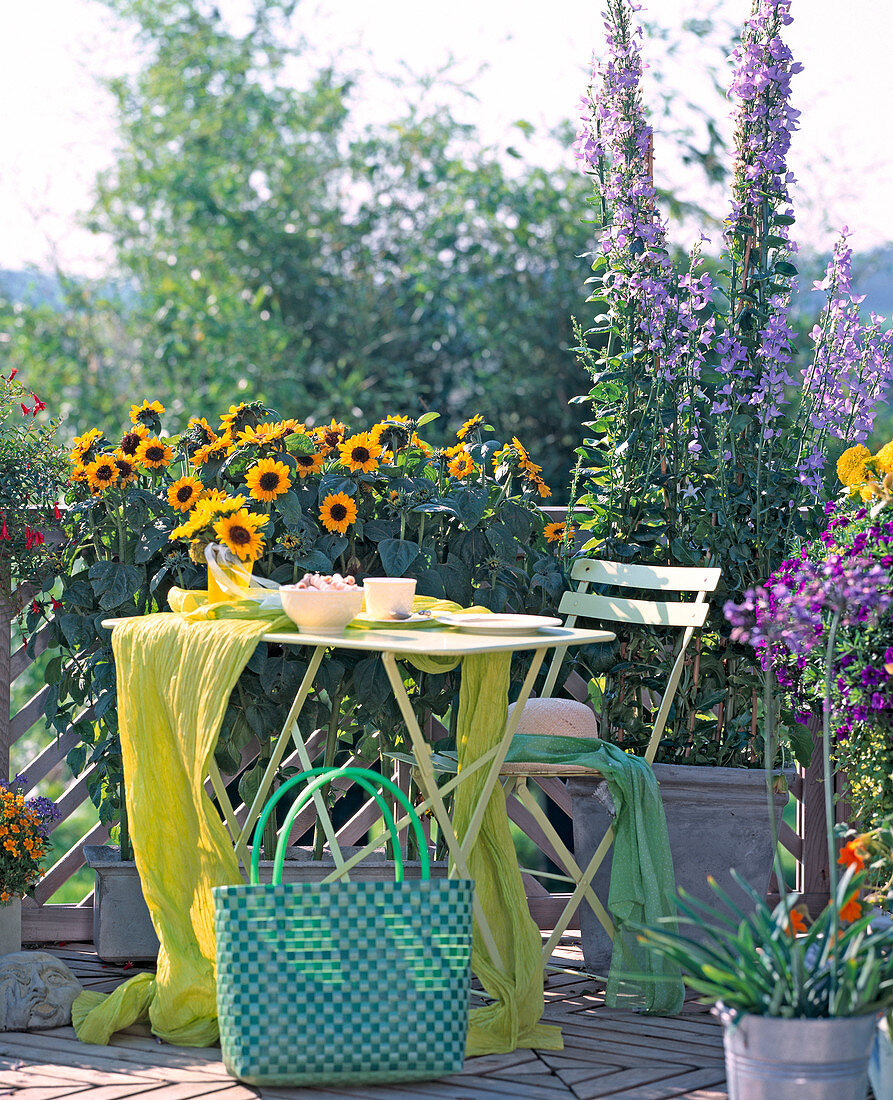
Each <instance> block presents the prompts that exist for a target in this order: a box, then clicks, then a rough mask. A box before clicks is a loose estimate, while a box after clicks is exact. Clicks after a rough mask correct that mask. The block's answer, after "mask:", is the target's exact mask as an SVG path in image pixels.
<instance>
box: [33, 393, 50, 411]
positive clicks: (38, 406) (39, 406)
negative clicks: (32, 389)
mask: <svg viewBox="0 0 893 1100" xmlns="http://www.w3.org/2000/svg"><path fill="white" fill-rule="evenodd" d="M31 396H32V397H33V398H34V408H33V410H32V412H31V415H32V416H37V414H38V413H39V412H43V410H44V409H45V408H46V407H47V404H46V401H41V400H40V398H39V397H38V396H37V394H34V393H32V394H31Z"/></svg>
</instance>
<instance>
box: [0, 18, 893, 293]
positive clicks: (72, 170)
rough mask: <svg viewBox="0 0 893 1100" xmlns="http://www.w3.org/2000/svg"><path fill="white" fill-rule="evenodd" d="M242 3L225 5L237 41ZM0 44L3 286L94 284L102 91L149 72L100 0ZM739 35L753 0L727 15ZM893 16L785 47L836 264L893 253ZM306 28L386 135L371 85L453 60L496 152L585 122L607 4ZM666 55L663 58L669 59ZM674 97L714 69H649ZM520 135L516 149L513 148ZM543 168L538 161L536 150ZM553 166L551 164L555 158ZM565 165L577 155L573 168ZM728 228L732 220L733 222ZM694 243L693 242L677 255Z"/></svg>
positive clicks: (799, 23) (815, 220)
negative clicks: (524, 130)
mask: <svg viewBox="0 0 893 1100" xmlns="http://www.w3.org/2000/svg"><path fill="white" fill-rule="evenodd" d="M244 2H245V0H219V3H220V7H221V9H222V10H223V11H224V12H225V13H226V14H227V15H228V16H229V17H231V18H232V20H233V23H234V26H235V27H238V20H239V15H240V5H242V4H244ZM5 6H6V7H7V10H6V11H4V13H3V29H4V33H3V36H2V38H0V102H2V103H3V104H4V111H3V113H2V117H0V268H18V267H21V266H24V265H29V264H33V265H37V266H39V267H48V266H51V265H52V263H53V262H58V263H59V264H60V265H61V266H63V267H64V268H65V269H66V270H69V271H76V272H83V273H86V274H97V273H99V271H101V270H102V268H103V266H104V265H105V264H106V263H107V261H108V244H107V242H105V241H104V240H102V239H96V238H93V237H91V236H90V235H89V234H88V233H86V231H84V230H83V229H80V228H79V227H78V224H77V220H78V215H79V212H82V211H84V210H85V209H86V208H87V206H88V205H89V199H90V193H91V187H92V184H93V181H94V179H95V176H96V173H97V172H99V171H101V170H103V169H104V168H106V167H108V166H109V165H110V164H111V163H112V159H113V150H114V143H115V125H114V117H113V112H112V106H111V101H110V98H109V97H108V95H107V93H106V92H104V90H103V89H102V88H101V87H100V86H99V85H98V83H97V80H96V77H97V76H98V75H101V76H110V75H115V74H116V73H119V72H121V71H126V70H127V69H128V67H133V66H134V64H135V57H134V50H133V45H132V42H131V39H130V37H129V35H128V34H127V33H124V32H122V31H121V30H115V28H114V26H113V25H112V22H111V20H110V17H109V16H108V13H107V11H106V9H105V8H104V7H103V5H102V4H100V3H97V2H96V0H29V3H28V4H17V5H14V6H13V5H12V4H10V3H9V0H7V4H6V5H5ZM645 7H646V12H645V14H646V15H647V16H649V17H651V18H653V19H655V20H657V21H658V22H660V23H662V24H664V25H667V26H673V25H675V26H677V27H678V26H681V24H682V22H683V20H684V19H686V18H688V17H691V16H693V15H698V14H700V13H703V11H704V10H705V8H709V7H710V3H708V2H707V0H701V2H700V3H692V2H690V0H646V5H645ZM716 7H717V8H718V9H719V11H720V12H721V14H722V15H723V16H724V17H726V18H727V19H729V20H730V21H732V22H734V23H736V24H740V22H741V21H742V20H743V19H744V18H746V16H747V14H748V13H749V10H750V3H749V0H718V2H717V3H716ZM885 8H886V0H885V2H883V3H878V0H848V3H847V4H846V5H841V4H840V3H838V2H837V0H793V5H792V13H793V15H794V17H795V22H794V24H793V26H791V27H790V28H789V29H788V32H787V39H788V42H789V43H790V45H791V47H792V49H793V51H794V53H795V56H796V57H797V59H798V60H800V61H802V62H803V64H804V66H805V72H804V73H803V74H802V75H801V76H799V77H797V78H796V80H795V82H794V105H795V106H796V107H797V108H798V109H799V110H800V111H801V112H802V117H801V131H800V133H799V134H798V135H796V136H795V139H794V146H793V149H792V155H791V167H792V168H793V170H794V172H795V174H796V175H797V176H798V178H799V180H800V184H799V187H798V190H797V193H796V196H795V197H796V199H797V206H798V234H799V239H800V240H801V242H803V243H806V244H809V245H813V246H815V247H825V246H827V244H828V243H829V241H830V239H831V233H832V231H833V230H835V229H836V228H839V227H840V226H841V225H843V224H847V225H848V226H849V228H850V230H851V231H852V243H853V245H854V247H856V248H857V249H868V248H871V247H874V246H876V245H878V244H881V243H884V242H886V241H889V240H891V239H893V228H891V225H890V220H889V218H888V214H887V210H888V207H889V203H890V196H891V195H893V140H891V139H893V112H891V101H893V94H891V90H893V75H891V61H890V59H891V57H893V19H891V18H888V17H886V16H884V15H883V14H881V15H880V17H879V13H883V12H884V10H885ZM298 11H299V19H298V25H299V27H300V29H301V30H302V32H303V33H304V34H305V35H306V36H307V38H308V39H309V40H310V41H311V42H313V44H314V49H315V51H316V55H317V56H319V57H320V58H321V59H324V58H327V57H330V56H333V55H337V56H338V58H339V59H340V63H341V64H342V65H343V66H344V67H346V68H347V67H349V68H354V69H357V70H358V71H360V72H361V73H366V74H367V79H365V81H361V84H360V87H361V88H362V89H363V91H362V98H361V99H359V100H358V102H357V105H356V106H357V112H358V116H359V117H360V118H362V117H364V116H365V117H368V118H370V119H374V118H375V117H376V116H377V115H380V112H381V110H385V111H387V110H388V109H389V108H390V106H391V104H390V103H389V102H388V101H387V99H386V98H385V97H384V93H383V92H382V87H383V85H382V84H381V82H380V81H376V80H375V79H374V78H373V77H372V76H371V75H368V74H371V73H372V72H373V71H374V70H378V71H380V72H397V71H406V69H407V68H408V69H410V70H411V71H413V72H416V73H424V72H431V71H434V70H436V69H437V68H439V67H440V66H441V65H443V64H444V63H445V62H446V61H447V60H448V59H449V58H450V57H452V58H453V59H455V61H456V64H457V67H456V70H455V73H456V75H458V76H460V77H462V78H463V79H466V80H468V81H469V82H470V87H471V88H472V89H473V91H474V93H475V99H474V100H471V99H466V100H463V101H462V102H461V103H459V104H458V106H457V112H458V113H459V114H460V115H462V116H463V117H465V118H467V119H469V120H471V121H475V122H477V124H478V125H479V127H480V129H481V131H482V133H483V134H484V136H485V138H486V139H487V140H488V141H492V142H494V143H496V144H501V145H502V146H503V147H504V146H505V145H507V144H512V143H515V144H516V141H515V138H516V136H517V131H513V130H512V123H513V122H515V121H516V120H518V119H522V118H523V119H526V120H528V121H530V122H532V123H533V124H534V125H536V126H538V127H539V128H540V129H542V130H545V129H548V128H550V127H552V126H554V125H557V124H559V123H561V122H563V121H566V120H573V119H575V117H576V110H577V101H578V99H579V97H580V94H581V92H582V91H583V89H584V88H585V85H586V82H587V70H588V62H589V59H590V57H591V55H592V51H593V49H598V48H600V45H601V17H600V5H599V3H598V0H587V2H585V3H584V2H582V0H551V2H550V3H541V2H537V3H533V2H532V0H451V3H450V4H449V5H439V6H433V5H420V4H419V3H418V2H417V0H376V2H375V3H371V4H370V3H369V2H368V0H329V2H327V3H326V2H324V0H304V2H303V3H302V4H301V5H300V6H299V9H298ZM652 48H653V49H657V50H659V49H661V48H662V47H660V45H659V44H655V45H654V46H652ZM652 63H653V66H654V67H655V68H656V69H662V70H664V71H665V72H666V76H667V79H668V80H669V81H670V83H671V85H675V86H677V87H679V88H681V89H682V90H683V91H684V92H685V94H686V95H688V96H689V97H693V98H695V99H699V98H701V97H702V96H703V95H705V94H706V92H705V87H706V86H705V84H704V82H703V77H702V76H699V70H700V69H701V68H702V58H701V56H700V55H698V54H696V53H694V52H692V53H691V54H688V55H686V56H685V57H683V58H682V59H681V61H676V62H673V63H669V62H666V61H665V60H663V59H662V58H661V57H660V55H659V53H655V54H653V55H652ZM513 135H514V136H513ZM528 148H529V152H530V155H531V156H533V157H539V156H540V155H541V153H540V149H539V147H537V146H536V144H535V143H534V145H533V146H530V147H528ZM542 155H543V156H545V153H542ZM568 156H570V154H569V153H568ZM656 173H657V176H658V182H663V180H664V179H666V180H667V181H669V182H673V183H678V184H680V185H681V186H683V187H686V186H692V187H693V188H694V190H695V191H697V187H698V185H697V184H694V183H692V182H691V181H688V182H686V178H685V173H684V172H682V171H681V170H680V169H679V166H678V165H673V164H669V163H667V158H666V157H665V158H664V160H663V161H662V160H661V144H660V135H659V134H658V139H657V160H656ZM722 214H724V210H723V211H720V215H722ZM680 243H685V242H680Z"/></svg>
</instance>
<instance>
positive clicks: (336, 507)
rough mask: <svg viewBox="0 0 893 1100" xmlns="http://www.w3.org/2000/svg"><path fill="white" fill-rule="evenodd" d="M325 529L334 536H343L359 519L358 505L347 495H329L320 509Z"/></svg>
mask: <svg viewBox="0 0 893 1100" xmlns="http://www.w3.org/2000/svg"><path fill="white" fill-rule="evenodd" d="M319 518H320V520H321V522H322V525H323V527H325V529H326V530H327V531H331V532H332V533H333V534H339V535H343V534H344V532H345V531H346V530H347V529H348V527H350V525H351V524H352V523H353V522H354V520H355V519H356V518H357V504H356V501H355V500H353V499H351V497H349V496H348V495H347V493H329V495H328V496H327V497H326V498H325V500H324V501H323V502H322V505H321V506H320V509H319Z"/></svg>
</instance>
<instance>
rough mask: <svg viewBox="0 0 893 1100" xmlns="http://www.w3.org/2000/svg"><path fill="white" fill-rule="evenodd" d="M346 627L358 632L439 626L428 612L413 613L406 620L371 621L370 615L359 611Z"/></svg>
mask: <svg viewBox="0 0 893 1100" xmlns="http://www.w3.org/2000/svg"><path fill="white" fill-rule="evenodd" d="M347 625H348V626H352V627H356V628H357V629H360V630H403V629H405V628H407V627H416V626H439V625H440V624H439V623H438V621H437V619H435V618H434V616H433V615H432V614H431V612H430V611H428V612H423V611H414V612H413V613H412V615H410V616H409V618H408V619H373V618H372V616H371V615H367V614H366V612H365V611H361V612H360V613H359V615H356V616H355V617H354V618H353V619H351V620H350V622H349V623H348V624H347Z"/></svg>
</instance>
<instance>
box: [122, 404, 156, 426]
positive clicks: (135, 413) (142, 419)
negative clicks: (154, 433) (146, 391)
mask: <svg viewBox="0 0 893 1100" xmlns="http://www.w3.org/2000/svg"><path fill="white" fill-rule="evenodd" d="M160 416H164V405H162V404H161V402H160V401H144V402H143V403H142V405H131V406H130V422H131V424H147V423H152V422H154V421H155V420H157V419H158V417H160Z"/></svg>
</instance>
